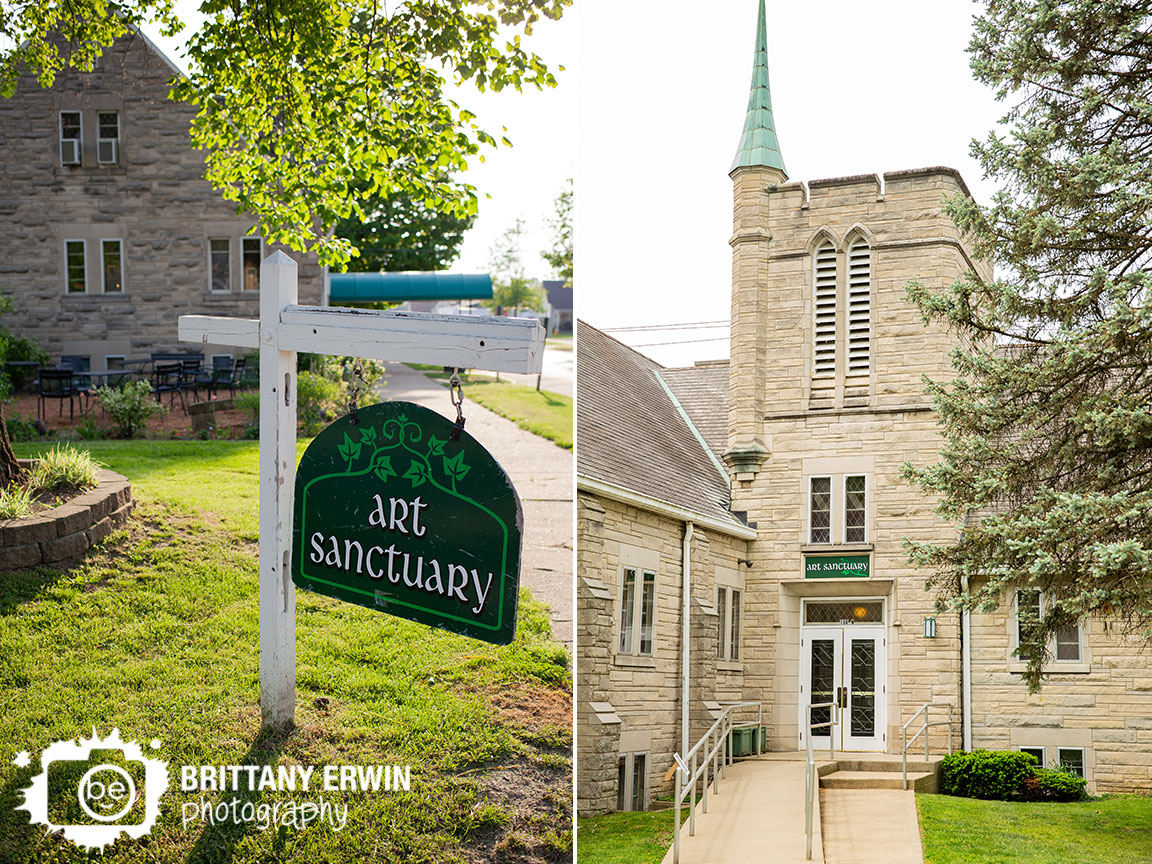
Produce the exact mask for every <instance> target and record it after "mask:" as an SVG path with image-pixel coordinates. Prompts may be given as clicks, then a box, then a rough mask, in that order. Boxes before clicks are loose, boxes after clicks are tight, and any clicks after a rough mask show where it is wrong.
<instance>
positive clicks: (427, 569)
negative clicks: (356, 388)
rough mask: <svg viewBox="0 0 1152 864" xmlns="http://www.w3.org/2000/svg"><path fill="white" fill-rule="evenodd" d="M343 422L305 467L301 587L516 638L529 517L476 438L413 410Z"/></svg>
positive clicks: (319, 441) (368, 413) (457, 629)
mask: <svg viewBox="0 0 1152 864" xmlns="http://www.w3.org/2000/svg"><path fill="white" fill-rule="evenodd" d="M357 419H358V422H357V423H353V422H352V418H351V416H344V417H341V418H340V419H339V420H337V421H336V422H335V423H333V424H332V425H331V426H329V427H328V428H327V429H325V430H324V431H323V432H321V433H320V434H319V435H317V436H316V438H315V439H313V441H312V443H311V444H309V445H308V449H307V450H305V451H304V456H303V457H302V458H301V460H300V465H299V467H298V468H297V469H296V501H295V510H294V518H293V521H292V581H293V582H294V583H295V584H296V585H297V587H299V588H303V589H305V590H308V591H315V592H317V593H319V594H326V595H328V596H329V597H335V598H337V599H339V600H345V601H347V602H349V603H356V604H359V605H360V606H367V607H368V608H369V609H375V610H377V611H380V612H387V613H388V614H390V615H398V616H400V617H401V618H407V619H409V620H411V621H419V622H420V623H422V624H429V625H431V626H433V627H440V628H442V629H444V630H451V631H452V632H454V633H462V634H463V635H465V636H471V637H472V638H474V639H483V640H484V641H486V642H494V643H496V644H498V645H506V644H508V643H509V642H511V641H512V638H513V636H514V635H515V633H516V601H517V588H518V586H519V582H520V535H521V531H522V529H523V524H524V516H523V511H522V510H521V509H520V498H519V496H517V494H516V490H515V488H513V486H512V481H511V480H510V479H509V477H508V475H507V474H506V473H505V472H504V469H503V468H501V467H500V465H499V463H498V462H496V460H495V459H493V458H492V456H491V455H490V454H489V453H488V451H487V450H485V449H484V448H483V446H481V445H480V444H479V443H478V442H477V441H476V439H474V438H473V437H472V436H471V435H469V434H468V433H467V432H461V433H460V436H459V440H457V441H452V440H451V435H452V432H453V429H454V428H455V427H454V425H453V423H452V422H451V421H450V420H448V419H446V418H444V417H442V416H440V415H439V414H437V413H436V412H434V411H430V410H428V409H427V408H423V407H421V406H420V405H414V404H412V403H410V402H383V403H380V404H378V405H369V406H366V407H363V408H361V409H359V416H358V418H357Z"/></svg>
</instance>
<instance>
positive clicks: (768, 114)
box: [730, 0, 788, 179]
mask: <svg viewBox="0 0 1152 864" xmlns="http://www.w3.org/2000/svg"><path fill="white" fill-rule="evenodd" d="M750 166H755V167H764V168H776V169H778V170H779V171H780V173H782V174H783V175H784V177H785V179H787V177H788V171H787V170H786V169H785V168H784V157H783V156H782V155H780V142H779V141H777V140H776V121H775V120H774V119H773V117H772V93H771V91H770V90H769V89H768V27H767V23H766V21H765V18H764V0H760V12H759V14H758V16H757V19H756V54H755V57H754V59H753V61H752V87H751V89H750V92H749V93H748V113H747V114H746V115H745V117H744V131H743V133H741V135H740V144H739V146H738V147H737V148H736V158H735V159H733V160H732V168H731V169H730V172H731V171H735V170H736V169H737V168H743V167H750Z"/></svg>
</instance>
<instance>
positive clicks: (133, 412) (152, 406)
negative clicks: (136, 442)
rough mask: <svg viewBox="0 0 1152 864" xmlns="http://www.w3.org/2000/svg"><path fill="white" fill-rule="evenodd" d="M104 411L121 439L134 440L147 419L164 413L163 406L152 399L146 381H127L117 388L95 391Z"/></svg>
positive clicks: (104, 388) (102, 388) (150, 389)
mask: <svg viewBox="0 0 1152 864" xmlns="http://www.w3.org/2000/svg"><path fill="white" fill-rule="evenodd" d="M96 396H97V397H99V399H100V406H101V407H102V408H103V409H104V413H106V414H107V415H108V416H109V417H111V418H112V422H113V423H115V424H116V429H117V431H118V432H119V434H120V437H121V438H135V437H136V433H137V432H139V431H140V430H142V429H143V428H144V426H145V425H146V424H147V423H148V420H149V418H151V417H153V416H154V415H156V414H161V413H163V412H164V410H165V409H164V406H163V405H161V404H160V403H159V402H157V401H156V400H155V399H153V398H152V385H150V384H149V383H148V382H147V381H129V382H125V383H124V384H121V385H120V386H119V387H117V388H112V387H101V388H100V389H99V390H97V391H96Z"/></svg>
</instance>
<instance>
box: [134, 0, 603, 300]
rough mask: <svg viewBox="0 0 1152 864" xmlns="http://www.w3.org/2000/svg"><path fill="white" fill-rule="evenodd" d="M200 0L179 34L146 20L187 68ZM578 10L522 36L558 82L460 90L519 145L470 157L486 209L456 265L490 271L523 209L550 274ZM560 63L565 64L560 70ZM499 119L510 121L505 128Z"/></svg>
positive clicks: (566, 162)
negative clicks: (494, 253) (519, 89)
mask: <svg viewBox="0 0 1152 864" xmlns="http://www.w3.org/2000/svg"><path fill="white" fill-rule="evenodd" d="M579 2H580V0H578V3H579ZM592 2H604V0H592ZM199 7H200V0H177V3H176V8H177V11H178V13H179V15H180V18H181V20H183V21H184V22H185V23H186V24H187V25H188V28H187V29H186V30H185V31H184V32H183V33H182V34H181V35H180V36H178V37H177V38H176V39H164V38H163V37H161V36H159V35H158V33H157V28H155V27H145V31H146V32H147V33H148V36H149V38H151V39H152V40H153V41H154V42H156V44H157V45H159V46H160V47H161V48H162V49H164V51H165V52H166V53H168V54H169V56H170V57H171V58H172V60H173V61H174V62H175V63H176V65H177V66H179V67H180V68H182V69H186V68H187V63H186V61H185V60H184V59H182V58H183V43H184V40H185V39H186V38H187V36H188V34H189V33H190V32H193V31H194V29H195V28H196V27H198V26H199V24H200V22H201V21H202V16H201V15H200V14H199V11H198V10H199ZM579 17H580V16H579V14H577V13H576V12H575V11H574V10H573V9H569V10H568V11H567V12H566V13H565V15H564V17H563V18H561V19H560V20H559V21H541V22H540V23H539V24H537V25H536V27H535V29H534V33H533V35H532V36H531V37H525V38H524V39H523V44H524V46H525V48H527V49H528V50H532V51H535V52H536V53H537V54H539V55H540V56H541V57H542V58H543V59H544V61H545V62H546V63H548V65H549V68H551V69H552V70H553V71H554V72H555V74H556V77H557V79H558V81H559V86H557V87H555V88H552V89H549V90H546V91H542V92H537V91H536V90H534V89H532V90H525V91H524V92H523V93H516V92H515V91H512V90H510V91H508V92H504V93H479V92H478V91H476V89H475V88H474V87H472V86H471V85H467V86H466V87H465V88H464V89H462V90H459V91H456V93H457V95H456V97H455V98H456V101H457V102H459V103H460V104H461V105H462V106H463V107H465V108H468V109H469V110H471V111H472V112H473V113H475V114H476V115H477V120H478V122H480V123H481V125H482V126H483V127H484V128H485V129H486V130H487V131H489V132H491V133H492V134H493V135H494V136H495V137H496V139H497V140H499V138H500V136H501V135H502V134H507V136H508V138H509V139H510V140H511V141H512V143H513V145H514V146H513V147H511V148H508V147H504V146H501V147H499V148H498V149H492V148H484V149H482V151H481V152H482V153H483V154H484V155H485V161H484V162H481V161H480V160H479V159H478V158H476V157H473V158H472V160H471V164H470V165H469V170H468V172H467V175H466V176H465V177H464V178H463V179H465V180H466V181H467V182H469V183H471V184H472V185H473V186H475V187H476V188H477V190H478V195H479V198H480V213H479V216H478V217H477V219H476V222H475V223H474V225H473V227H472V230H471V231H469V232H468V234H467V235H465V238H464V244H463V246H462V248H461V250H460V257H459V259H458V261H457V262H456V264H455V265H454V266H453V268H452V269H453V270H456V271H460V272H467V273H478V272H484V273H486V272H488V260H489V254H488V253H489V249H490V248H491V246H492V244H493V242H494V241H495V240H496V239H497V238H499V237H500V236H501V235H502V234H503V233H504V231H505V230H506V229H508V228H510V227H511V226H512V224H513V222H515V220H516V218H517V217H519V218H522V219H523V220H524V223H525V224H524V228H525V234H524V239H523V243H522V249H521V251H522V256H523V261H524V265H525V270H526V272H527V274H528V275H529V276H534V277H537V278H542V279H544V278H552V270H551V268H550V267H549V266H548V263H547V262H546V261H544V260H543V259H542V258H541V257H540V252H541V251H542V250H544V249H548V248H550V247H551V245H552V232H551V229H550V228H549V227H548V225H547V224H546V222H545V220H546V219H548V218H549V217H551V216H552V215H553V213H554V203H553V202H554V201H555V199H556V196H557V195H559V194H560V192H561V191H563V189H564V184H565V180H566V179H567V178H568V177H571V176H573V172H574V171H575V164H576V146H577V142H576V138H575V135H574V128H573V127H574V124H573V122H572V121H573V117H574V116H575V113H576V110H577V93H576V79H577V75H576V71H575V67H576V46H577V44H578V41H579V40H578V25H579V22H578V19H579ZM558 66H563V67H565V71H564V72H558V71H556V67H558ZM501 127H507V129H508V131H507V133H504V132H503V131H502V128H501ZM488 196H490V197H488Z"/></svg>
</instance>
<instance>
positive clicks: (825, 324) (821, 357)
mask: <svg viewBox="0 0 1152 864" xmlns="http://www.w3.org/2000/svg"><path fill="white" fill-rule="evenodd" d="M812 261H813V267H812V272H813V292H812V293H813V297H814V303H813V313H814V314H813V321H814V322H815V324H814V326H815V334H814V336H815V338H814V341H813V346H814V352H813V355H812V357H813V362H812V377H813V379H817V380H819V379H831V380H829V381H826V382H824V383H825V384H826V385H830V384H831V383H832V380H834V379H835V377H836V249H835V247H834V246H833V245H832V243H831V242H829V241H828V240H825V241H824V242H823V243H821V244H820V245H819V246H817V247H816V251H815V253H814V254H813V256H812Z"/></svg>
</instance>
